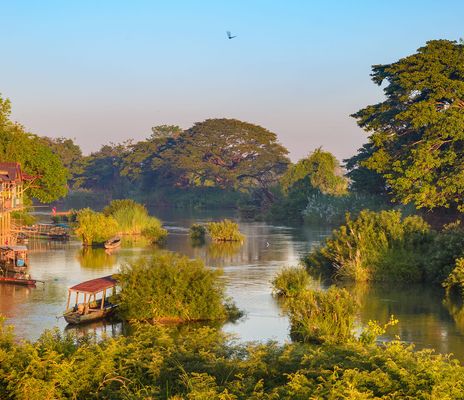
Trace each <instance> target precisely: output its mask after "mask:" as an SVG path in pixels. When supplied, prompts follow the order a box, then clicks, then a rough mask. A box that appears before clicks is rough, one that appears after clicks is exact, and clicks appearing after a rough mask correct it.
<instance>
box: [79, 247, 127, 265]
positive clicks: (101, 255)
mask: <svg viewBox="0 0 464 400" xmlns="http://www.w3.org/2000/svg"><path fill="white" fill-rule="evenodd" d="M117 251H118V249H115V250H106V249H98V248H96V249H93V248H92V247H83V248H82V249H80V250H79V251H78V252H77V254H76V259H77V261H79V264H80V265H81V267H82V268H95V269H105V268H111V267H113V266H114V265H115V264H116V260H117V257H116V254H115V253H116V252H117Z"/></svg>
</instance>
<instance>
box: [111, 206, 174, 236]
mask: <svg viewBox="0 0 464 400" xmlns="http://www.w3.org/2000/svg"><path fill="white" fill-rule="evenodd" d="M103 214H105V215H106V216H111V217H113V218H114V219H115V220H116V221H117V223H118V227H119V228H118V229H119V230H118V232H119V233H120V234H123V235H143V236H145V237H146V238H147V239H150V240H151V241H152V242H153V243H157V242H161V241H162V240H164V239H165V237H166V236H167V234H168V232H167V231H166V229H164V228H163V227H162V225H161V221H159V220H158V219H157V218H155V217H151V216H150V215H148V211H147V209H146V208H145V206H143V205H142V204H139V203H137V202H135V201H134V200H130V199H124V200H113V201H112V202H111V203H110V204H109V205H108V206H106V207H105V208H104V209H103Z"/></svg>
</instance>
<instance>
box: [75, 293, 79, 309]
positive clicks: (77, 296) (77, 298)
mask: <svg viewBox="0 0 464 400" xmlns="http://www.w3.org/2000/svg"><path fill="white" fill-rule="evenodd" d="M78 300H79V292H76V306H77V304H78Z"/></svg>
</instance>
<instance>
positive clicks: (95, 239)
mask: <svg viewBox="0 0 464 400" xmlns="http://www.w3.org/2000/svg"><path fill="white" fill-rule="evenodd" d="M118 229H119V226H118V223H117V221H116V220H115V219H114V218H113V217H112V216H105V215H104V214H102V213H99V212H95V211H92V210H91V209H90V208H84V209H83V210H80V211H79V212H78V214H77V228H76V235H78V236H80V237H81V239H82V243H83V244H84V245H85V246H92V245H97V244H102V243H103V242H105V241H106V240H108V239H109V238H111V237H112V236H114V235H115V234H116V233H117V232H118Z"/></svg>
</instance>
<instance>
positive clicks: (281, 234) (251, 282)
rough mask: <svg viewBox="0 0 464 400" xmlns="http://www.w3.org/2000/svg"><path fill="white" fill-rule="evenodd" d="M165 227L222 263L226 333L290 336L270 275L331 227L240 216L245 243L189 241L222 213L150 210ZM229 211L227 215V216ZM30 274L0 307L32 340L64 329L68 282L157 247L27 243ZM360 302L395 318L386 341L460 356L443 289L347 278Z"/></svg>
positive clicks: (177, 245)
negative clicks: (235, 314) (230, 306)
mask: <svg viewBox="0 0 464 400" xmlns="http://www.w3.org/2000/svg"><path fill="white" fill-rule="evenodd" d="M154 214H155V215H157V216H159V217H160V218H161V219H162V220H163V222H164V224H165V226H166V228H167V229H168V231H169V236H168V239H167V243H166V248H167V249H169V250H172V251H176V252H180V253H183V254H186V255H188V256H189V257H197V258H201V259H203V260H204V261H205V263H206V265H208V266H209V267H211V268H222V269H223V271H224V277H223V279H225V281H226V287H227V293H228V295H229V296H231V297H232V298H233V299H234V301H235V302H236V304H237V305H238V307H239V308H241V309H243V310H244V311H245V312H246V317H244V318H242V319H241V320H240V321H238V322H236V323H229V324H226V325H225V326H224V328H223V329H224V330H225V331H226V332H230V333H233V334H236V335H238V336H239V337H240V338H241V339H242V340H258V341H266V340H277V341H279V342H284V341H286V340H289V336H288V333H289V332H288V319H287V318H286V317H285V316H284V315H282V313H281V310H280V308H279V306H278V304H277V302H276V301H275V299H274V298H273V297H272V295H271V285H270V281H271V280H272V278H273V277H274V275H275V274H276V273H277V272H278V271H279V270H280V269H281V268H282V267H283V266H287V265H296V264H297V263H298V261H299V259H300V257H301V256H302V255H304V254H305V253H307V252H308V251H309V250H310V249H311V248H313V247H314V246H317V245H319V244H320V243H321V242H322V241H323V240H324V238H325V237H326V236H327V235H328V234H329V233H330V231H331V228H330V227H328V226H313V227H304V228H295V227H288V226H277V225H271V224H267V223H263V222H240V229H241V231H242V232H243V233H245V235H246V237H247V239H246V241H245V243H244V245H243V246H236V245H234V244H225V245H223V246H221V245H215V244H210V243H207V244H206V245H204V246H200V247H195V246H193V245H192V243H191V241H190V238H189V236H188V228H189V227H190V225H191V224H192V223H193V222H196V223H198V222H200V223H201V222H207V221H210V220H214V219H220V218H222V217H224V216H227V213H224V212H217V213H215V214H212V213H205V212H203V213H200V212H190V213H187V212H181V211H178V210H174V211H166V210H164V211H163V210H155V211H154ZM229 216H230V215H229ZM28 247H29V248H30V263H31V269H30V273H31V274H32V275H33V277H34V278H35V279H40V280H44V281H46V284H45V285H44V286H43V287H42V286H41V285H38V286H37V288H26V287H20V286H13V285H5V284H3V285H0V314H4V315H6V316H7V320H8V322H9V323H11V324H13V325H14V326H15V331H16V333H17V335H18V336H20V337H24V338H27V339H36V338H37V337H38V336H39V335H40V334H41V332H42V331H43V330H44V329H47V328H53V327H55V326H56V327H58V328H59V329H61V330H63V329H64V328H65V327H66V323H65V321H64V320H63V319H62V318H61V319H57V318H56V316H59V315H61V313H62V311H63V309H64V307H65V303H66V296H67V289H68V287H70V286H72V285H74V284H77V283H79V282H82V281H85V280H88V279H93V278H97V277H100V276H104V275H108V274H111V273H113V272H116V271H117V270H118V268H119V266H120V265H121V264H122V263H124V262H127V261H130V260H133V259H137V258H138V257H141V256H142V257H143V256H150V254H152V253H153V252H154V251H156V248H154V247H152V246H146V244H145V243H140V242H135V243H132V244H127V243H126V244H125V246H124V247H122V248H121V249H118V250H117V251H114V252H112V253H109V254H108V253H106V252H105V251H104V250H103V249H94V250H91V249H89V250H84V249H82V247H81V244H80V242H78V241H76V240H71V241H70V242H68V243H60V242H46V241H37V242H31V243H30V244H29V245H28ZM348 289H349V290H350V291H351V293H352V295H353V297H354V298H356V299H357V300H358V301H359V302H360V304H361V311H360V314H359V318H358V320H359V323H360V324H365V323H367V321H369V320H370V319H374V320H379V321H381V322H386V321H387V320H388V319H389V316H390V315H392V314H393V315H395V317H396V318H398V319H399V320H400V323H399V325H398V326H397V327H396V328H395V329H394V330H392V332H391V333H390V334H389V335H387V336H385V337H384V339H385V340H389V339H391V338H394V337H395V335H399V336H400V337H401V339H402V340H405V341H407V342H414V343H416V345H417V347H418V348H423V347H433V348H435V349H437V351H440V352H444V353H448V352H453V353H454V354H456V356H458V357H459V358H461V359H464V312H462V310H461V309H460V308H459V307H456V306H455V305H452V304H444V303H443V291H442V290H441V289H440V288H433V287H428V286H422V285H405V286H402V285H390V286H388V285H374V286H373V285H371V286H365V285H353V286H350V287H348ZM89 330H90V331H92V330H95V331H96V332H98V333H100V332H102V331H106V332H107V333H110V334H118V333H120V332H121V330H122V327H121V324H118V323H109V324H104V323H95V324H92V325H89V326H87V327H86V328H84V329H83V331H84V332H85V331H89Z"/></svg>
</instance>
